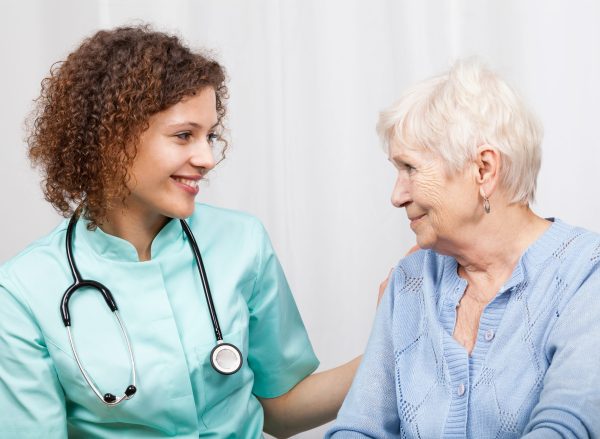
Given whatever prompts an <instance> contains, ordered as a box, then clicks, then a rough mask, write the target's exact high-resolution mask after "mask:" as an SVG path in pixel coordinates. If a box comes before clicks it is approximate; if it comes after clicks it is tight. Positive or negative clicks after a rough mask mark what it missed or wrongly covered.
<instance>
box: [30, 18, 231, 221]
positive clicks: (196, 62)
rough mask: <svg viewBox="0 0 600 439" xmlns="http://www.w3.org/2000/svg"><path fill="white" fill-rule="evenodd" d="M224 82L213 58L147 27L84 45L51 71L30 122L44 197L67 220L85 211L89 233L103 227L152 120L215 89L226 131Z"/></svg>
mask: <svg viewBox="0 0 600 439" xmlns="http://www.w3.org/2000/svg"><path fill="white" fill-rule="evenodd" d="M225 80H226V76H225V71H224V69H223V67H222V66H221V65H219V64H218V63H217V62H216V61H214V60H213V59H211V58H210V57H208V56H206V55H203V54H200V53H194V52H192V51H191V50H190V49H189V48H188V47H186V46H184V45H183V44H182V43H181V41H180V40H179V38H177V37H176V36H173V35H167V34H165V33H162V32H156V31H153V30H152V29H151V28H150V27H149V26H147V25H144V26H136V27H119V28H116V29H112V30H102V31H99V32H97V33H96V34H94V35H93V36H92V37H90V38H87V39H86V40H84V41H83V43H82V44H81V46H80V47H79V48H78V49H77V50H75V51H74V52H72V53H71V54H69V56H68V57H67V59H66V61H62V62H59V63H56V64H54V65H53V66H52V67H51V69H50V76H48V77H47V78H45V79H44V80H43V81H42V90H41V94H40V96H39V98H38V99H37V100H36V101H35V102H36V107H35V109H34V111H33V113H32V115H31V116H30V119H29V127H30V128H29V137H28V139H27V143H28V145H29V151H28V152H29V158H30V160H31V162H32V164H33V165H35V166H39V167H40V168H41V170H42V174H43V183H42V189H43V191H44V195H45V198H46V200H48V201H49V202H50V203H51V204H52V205H53V206H54V208H55V209H56V210H57V211H58V212H59V213H61V214H62V215H63V216H70V215H72V214H73V213H74V211H75V210H76V209H81V211H82V214H83V215H84V216H85V218H87V219H89V220H90V227H91V228H93V227H95V226H96V225H98V224H101V223H102V221H103V220H104V219H105V217H106V213H107V211H108V209H110V208H111V207H112V206H111V202H112V201H113V200H122V201H124V200H125V199H126V198H127V196H128V195H129V191H128V189H127V184H126V183H127V181H128V170H129V169H130V166H131V164H132V162H133V160H134V158H135V156H136V153H137V146H138V141H139V138H140V135H141V134H142V132H144V131H145V130H146V129H147V128H148V125H149V118H150V117H151V116H152V115H153V114H156V113H158V112H160V111H163V110H165V109H167V108H168V107H170V106H172V105H174V104H176V103H178V102H179V101H181V100H182V99H183V98H184V97H186V96H190V95H194V94H195V93H196V92H197V91H198V90H200V89H202V88H204V87H212V88H213V89H214V90H215V94H216V102H217V106H216V111H217V116H218V127H219V128H220V129H219V132H223V118H224V116H225V112H226V106H225V103H226V102H225V101H226V99H227V97H228V96H227V87H226V85H225ZM220 140H221V141H222V142H224V143H225V147H224V149H223V152H224V151H225V149H226V147H227V142H225V140H224V139H220ZM222 158H224V155H223V156H222V157H221V159H222Z"/></svg>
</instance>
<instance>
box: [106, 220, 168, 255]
mask: <svg viewBox="0 0 600 439" xmlns="http://www.w3.org/2000/svg"><path fill="white" fill-rule="evenodd" d="M169 220H170V218H167V217H166V216H164V215H159V214H154V215H147V214H142V213H138V212H135V211H133V210H131V209H114V210H111V211H110V212H109V213H108V215H107V218H106V220H105V221H104V222H103V223H102V225H101V226H100V228H101V229H102V231H103V232H105V233H108V234H109V235H113V236H118V237H119V238H121V239H125V240H127V241H129V242H130V243H131V245H133V246H134V247H135V250H136V251H137V254H138V259H139V261H140V262H143V261H149V260H150V259H152V241H154V238H156V235H158V232H160V231H161V229H162V228H163V227H164V226H165V225H166V224H167V223H168V222H169Z"/></svg>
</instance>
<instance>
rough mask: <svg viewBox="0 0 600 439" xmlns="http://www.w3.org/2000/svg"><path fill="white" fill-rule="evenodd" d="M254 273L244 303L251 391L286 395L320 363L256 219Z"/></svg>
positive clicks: (275, 395) (260, 394)
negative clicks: (251, 378) (246, 305)
mask: <svg viewBox="0 0 600 439" xmlns="http://www.w3.org/2000/svg"><path fill="white" fill-rule="evenodd" d="M255 236H256V237H257V240H258V243H257V245H258V249H259V254H258V264H257V266H258V271H257V276H256V280H255V284H254V288H253V292H252V296H251V297H250V299H249V302H248V308H249V311H250V323H249V343H248V346H249V347H248V364H249V366H250V368H251V369H252V371H253V372H254V387H253V393H254V394H255V395H257V396H259V397H262V398H274V397H277V396H280V395H282V394H284V393H286V392H287V391H288V390H290V389H291V388H292V387H294V386H295V385H296V384H297V383H298V382H299V381H301V380H302V379H303V378H305V377H306V376H307V375H310V374H311V373H312V372H313V371H314V370H315V369H316V368H317V367H318V365H319V361H318V360H317V358H316V356H315V354H314V352H313V349H312V346H311V344H310V341H309V339H308V335H307V333H306V329H305V328H304V324H303V323H302V319H301V318H300V313H299V312H298V308H297V307H296V303H295V302H294V298H293V297H292V293H291V291H290V288H289V286H288V283H287V280H286V278H285V274H284V273H283V269H282V267H281V265H280V263H279V260H278V259H277V256H276V255H275V252H274V251H273V248H272V246H271V242H270V240H269V237H268V235H267V233H266V231H265V229H264V227H263V226H262V224H260V223H257V225H256V234H255Z"/></svg>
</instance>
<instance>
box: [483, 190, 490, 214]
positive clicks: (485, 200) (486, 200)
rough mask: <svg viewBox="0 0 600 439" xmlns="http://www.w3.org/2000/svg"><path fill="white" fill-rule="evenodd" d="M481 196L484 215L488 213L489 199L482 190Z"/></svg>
mask: <svg viewBox="0 0 600 439" xmlns="http://www.w3.org/2000/svg"><path fill="white" fill-rule="evenodd" d="M481 196H483V210H485V213H490V199H489V198H488V197H487V195H486V194H485V192H484V191H483V189H481Z"/></svg>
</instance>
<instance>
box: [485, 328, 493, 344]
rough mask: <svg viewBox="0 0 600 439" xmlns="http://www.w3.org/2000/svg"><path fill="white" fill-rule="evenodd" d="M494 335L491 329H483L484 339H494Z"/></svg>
mask: <svg viewBox="0 0 600 439" xmlns="http://www.w3.org/2000/svg"><path fill="white" fill-rule="evenodd" d="M495 336H496V334H495V333H494V330H493V329H488V330H487V331H485V335H484V338H485V341H492V340H493V339H494V337H495Z"/></svg>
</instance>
